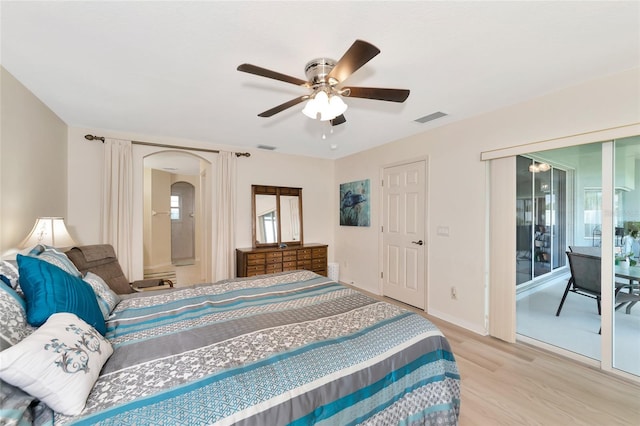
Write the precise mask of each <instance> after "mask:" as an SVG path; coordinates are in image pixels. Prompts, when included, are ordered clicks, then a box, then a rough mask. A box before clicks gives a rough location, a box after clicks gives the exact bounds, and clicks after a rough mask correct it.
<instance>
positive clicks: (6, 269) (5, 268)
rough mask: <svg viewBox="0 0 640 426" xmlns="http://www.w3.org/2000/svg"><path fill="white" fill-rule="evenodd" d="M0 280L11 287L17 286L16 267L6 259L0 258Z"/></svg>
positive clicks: (15, 287)
mask: <svg viewBox="0 0 640 426" xmlns="http://www.w3.org/2000/svg"><path fill="white" fill-rule="evenodd" d="M0 280H2V281H4V282H5V284H7V285H8V286H11V288H12V289H14V290H16V289H17V288H18V284H19V283H18V268H16V266H15V265H14V264H13V263H11V262H8V261H6V260H0Z"/></svg>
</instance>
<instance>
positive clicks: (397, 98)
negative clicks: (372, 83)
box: [342, 87, 409, 102]
mask: <svg viewBox="0 0 640 426" xmlns="http://www.w3.org/2000/svg"><path fill="white" fill-rule="evenodd" d="M342 90H344V91H345V92H347V91H348V92H349V94H347V93H345V94H344V95H345V96H349V97H350V98H366V99H377V100H379V101H390V102H404V101H405V100H407V98H408V97H409V90H405V89H382V88H379V87H345V88H344V89H342Z"/></svg>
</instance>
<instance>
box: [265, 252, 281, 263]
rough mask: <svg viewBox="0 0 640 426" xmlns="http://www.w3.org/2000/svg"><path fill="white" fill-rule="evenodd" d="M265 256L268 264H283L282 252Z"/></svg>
mask: <svg viewBox="0 0 640 426" xmlns="http://www.w3.org/2000/svg"><path fill="white" fill-rule="evenodd" d="M265 256H266V258H267V263H273V262H282V252H280V251H274V252H271V253H265Z"/></svg>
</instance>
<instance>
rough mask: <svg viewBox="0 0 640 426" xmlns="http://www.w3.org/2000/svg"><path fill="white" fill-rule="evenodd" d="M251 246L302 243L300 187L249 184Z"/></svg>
mask: <svg viewBox="0 0 640 426" xmlns="http://www.w3.org/2000/svg"><path fill="white" fill-rule="evenodd" d="M251 198H252V199H251V210H252V215H251V217H252V218H253V224H252V225H253V226H252V228H253V229H252V234H253V246H254V247H274V246H276V247H277V246H284V245H287V246H289V245H300V244H302V188H289V187H284V186H267V185H252V186H251Z"/></svg>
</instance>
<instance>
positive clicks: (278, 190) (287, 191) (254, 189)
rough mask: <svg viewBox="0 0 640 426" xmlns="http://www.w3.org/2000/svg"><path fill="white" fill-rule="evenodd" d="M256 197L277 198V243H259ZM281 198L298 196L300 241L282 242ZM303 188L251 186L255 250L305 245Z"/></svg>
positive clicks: (252, 231) (252, 232) (252, 229)
mask: <svg viewBox="0 0 640 426" xmlns="http://www.w3.org/2000/svg"><path fill="white" fill-rule="evenodd" d="M256 195H274V196H275V197H276V221H277V224H278V226H277V233H278V238H277V241H276V242H275V243H259V242H258V241H257V238H256V236H257V233H256V230H257V224H256ZM280 196H297V197H298V214H299V216H300V217H299V218H298V219H299V223H300V239H299V240H298V241H282V229H281V224H282V223H281V220H280ZM302 217H303V214H302V188H291V187H287V186H271V185H251V236H252V240H253V248H258V247H280V246H281V245H282V244H286V245H287V246H298V245H302V244H303V229H304V227H303V226H302V224H303V222H302Z"/></svg>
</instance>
